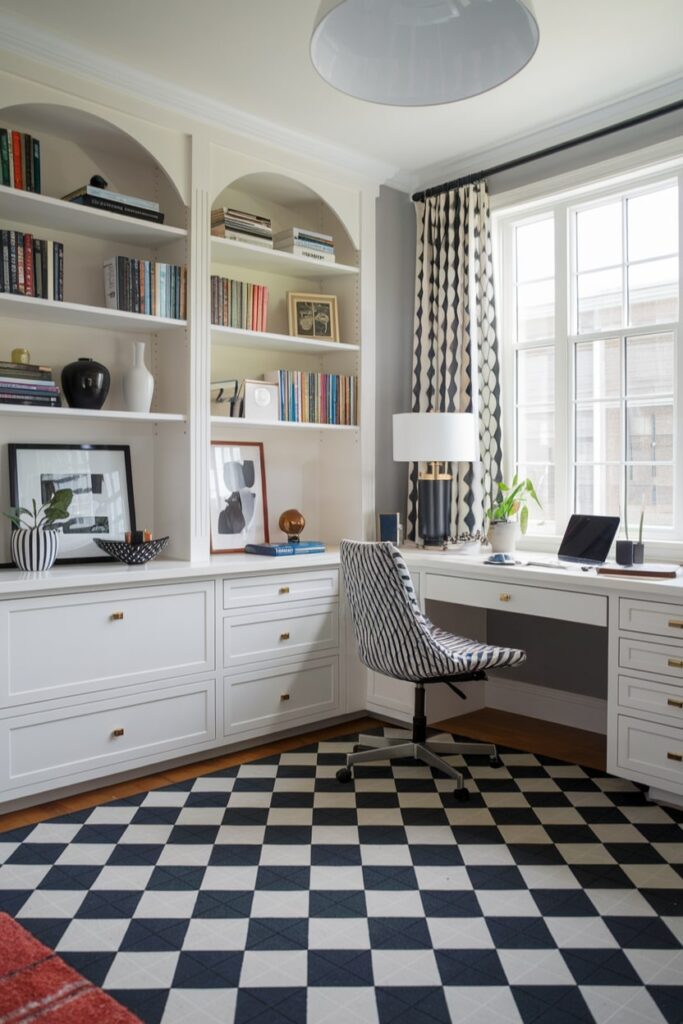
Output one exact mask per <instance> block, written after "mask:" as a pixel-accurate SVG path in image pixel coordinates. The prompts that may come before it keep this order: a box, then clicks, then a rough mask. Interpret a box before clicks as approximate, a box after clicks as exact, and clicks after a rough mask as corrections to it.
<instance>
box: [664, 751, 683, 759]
mask: <svg viewBox="0 0 683 1024" xmlns="http://www.w3.org/2000/svg"><path fill="white" fill-rule="evenodd" d="M666 756H667V757H668V758H669V760H670V761H683V754H674V753H673V752H672V751H671V750H670V751H669V753H668V754H667V755H666Z"/></svg>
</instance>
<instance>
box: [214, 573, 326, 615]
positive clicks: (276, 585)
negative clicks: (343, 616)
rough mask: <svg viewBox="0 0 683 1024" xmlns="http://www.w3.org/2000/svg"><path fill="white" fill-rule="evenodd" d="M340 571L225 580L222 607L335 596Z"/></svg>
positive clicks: (235, 607)
mask: <svg viewBox="0 0 683 1024" xmlns="http://www.w3.org/2000/svg"><path fill="white" fill-rule="evenodd" d="M338 593H339V570H338V569H324V570H316V571H315V572H307V571H305V570H304V571H303V572H297V573H277V574H273V575H268V576H264V575H258V576H242V577H238V578H237V579H227V580H223V607H224V608H226V609H230V610H236V611H238V610H240V609H243V608H254V607H261V606H262V605H264V604H281V605H286V604H291V602H292V601H309V600H312V599H318V600H320V599H321V598H322V599H326V598H330V597H336V596H337V594H338Z"/></svg>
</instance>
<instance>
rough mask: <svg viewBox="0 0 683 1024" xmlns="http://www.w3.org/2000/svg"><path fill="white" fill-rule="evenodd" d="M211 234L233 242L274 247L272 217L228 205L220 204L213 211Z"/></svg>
mask: <svg viewBox="0 0 683 1024" xmlns="http://www.w3.org/2000/svg"><path fill="white" fill-rule="evenodd" d="M211 234H212V235H218V237H219V238H227V239H229V240H230V241H231V242H248V243H249V245H261V246H263V248H264V249H272V248H273V228H272V225H271V222H270V217H259V216H257V215H256V214H255V213H244V212H243V211H242V210H232V209H230V207H228V206H219V208H218V209H217V210H212V211H211Z"/></svg>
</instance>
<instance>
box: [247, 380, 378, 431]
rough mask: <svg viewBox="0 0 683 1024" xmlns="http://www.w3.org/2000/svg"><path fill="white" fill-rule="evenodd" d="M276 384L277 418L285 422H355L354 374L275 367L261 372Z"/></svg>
mask: <svg viewBox="0 0 683 1024" xmlns="http://www.w3.org/2000/svg"><path fill="white" fill-rule="evenodd" d="M264 380H268V381H272V382H274V383H276V384H278V385H279V388H280V419H281V420H284V421H286V422H287V423H329V424H334V425H336V426H347V427H348V426H355V425H356V422H357V402H358V378H357V377H350V376H346V375H344V374H339V373H308V372H305V371H301V370H276V371H275V372H274V373H266V374H264Z"/></svg>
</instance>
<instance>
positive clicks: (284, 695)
mask: <svg viewBox="0 0 683 1024" xmlns="http://www.w3.org/2000/svg"><path fill="white" fill-rule="evenodd" d="M280 700H289V694H288V693H281V694H280Z"/></svg>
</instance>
